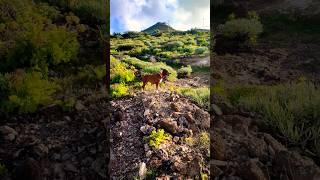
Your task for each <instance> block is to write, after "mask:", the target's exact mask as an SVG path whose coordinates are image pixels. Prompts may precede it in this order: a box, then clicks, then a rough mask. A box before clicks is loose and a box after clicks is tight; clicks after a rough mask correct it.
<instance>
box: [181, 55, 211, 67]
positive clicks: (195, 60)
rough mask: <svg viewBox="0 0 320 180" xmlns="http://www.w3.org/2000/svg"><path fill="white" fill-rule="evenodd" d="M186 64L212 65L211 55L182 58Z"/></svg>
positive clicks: (182, 61)
mask: <svg viewBox="0 0 320 180" xmlns="http://www.w3.org/2000/svg"><path fill="white" fill-rule="evenodd" d="M181 63H182V64H184V65H192V66H207V67H209V66H210V56H207V57H190V58H185V59H182V60H181Z"/></svg>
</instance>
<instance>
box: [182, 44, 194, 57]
mask: <svg viewBox="0 0 320 180" xmlns="http://www.w3.org/2000/svg"><path fill="white" fill-rule="evenodd" d="M195 48H196V46H191V45H190V46H185V47H184V49H183V52H185V53H187V54H189V55H192V54H193V53H194V51H195Z"/></svg>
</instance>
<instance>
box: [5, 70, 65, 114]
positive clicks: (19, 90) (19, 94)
mask: <svg viewBox="0 0 320 180" xmlns="http://www.w3.org/2000/svg"><path fill="white" fill-rule="evenodd" d="M6 80H7V81H8V84H9V93H8V97H7V98H6V99H3V100H2V102H1V106H2V108H3V109H5V110H7V111H9V112H12V111H14V110H19V112H22V113H27V112H34V111H36V110H37V108H38V107H39V106H40V105H48V104H50V103H53V102H54V99H53V98H52V95H53V94H54V93H55V92H56V91H57V90H58V89H59V86H58V85H57V84H55V83H53V82H50V81H48V80H46V79H43V77H42V75H41V73H39V72H29V73H25V72H24V71H16V72H15V73H11V74H6Z"/></svg>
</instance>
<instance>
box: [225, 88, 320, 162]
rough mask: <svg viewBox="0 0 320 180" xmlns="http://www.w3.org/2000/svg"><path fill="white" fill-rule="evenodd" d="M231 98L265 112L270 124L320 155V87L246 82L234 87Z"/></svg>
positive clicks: (294, 142)
mask: <svg viewBox="0 0 320 180" xmlns="http://www.w3.org/2000/svg"><path fill="white" fill-rule="evenodd" d="M229 97H230V100H231V101H232V102H234V103H236V104H240V105H244V106H245V107H247V108H248V109H250V110H252V111H256V112H259V113H261V114H262V115H263V116H264V119H265V120H266V122H267V124H269V125H270V126H271V127H273V128H274V129H275V130H276V131H278V132H280V133H281V134H282V135H283V136H285V137H286V138H287V139H288V141H289V142H291V143H292V144H295V145H301V146H302V147H307V148H310V149H311V150H312V151H313V152H315V153H316V154H317V156H320V153H319V152H320V151H319V150H320V149H319V145H318V139H319V138H320V136H319V132H320V128H319V127H320V126H319V124H320V121H319V119H320V113H319V109H320V90H319V88H318V87H316V86H315V85H314V84H312V83H309V82H299V83H292V84H281V85H276V86H270V87H269V86H260V87H256V86H245V87H237V88H235V89H233V90H231V91H230V96H229Z"/></svg>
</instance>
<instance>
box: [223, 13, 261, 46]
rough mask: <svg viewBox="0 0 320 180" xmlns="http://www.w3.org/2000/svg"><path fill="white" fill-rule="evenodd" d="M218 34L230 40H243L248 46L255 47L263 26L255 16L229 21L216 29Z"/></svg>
mask: <svg viewBox="0 0 320 180" xmlns="http://www.w3.org/2000/svg"><path fill="white" fill-rule="evenodd" d="M218 32H220V33H222V34H223V36H225V37H226V38H230V39H236V38H245V41H246V43H247V44H248V45H255V44H256V42H257V38H258V35H259V34H261V33H262V32H263V26H262V24H261V22H260V20H259V18H257V16H254V15H251V16H249V18H248V19H247V18H239V19H231V20H229V21H227V22H226V23H225V24H223V25H220V26H219V27H218Z"/></svg>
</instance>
